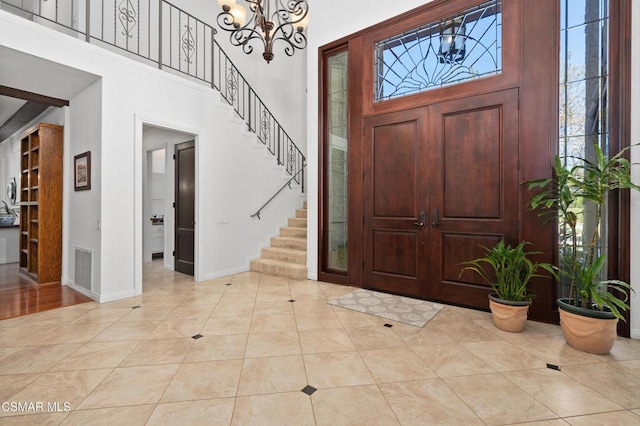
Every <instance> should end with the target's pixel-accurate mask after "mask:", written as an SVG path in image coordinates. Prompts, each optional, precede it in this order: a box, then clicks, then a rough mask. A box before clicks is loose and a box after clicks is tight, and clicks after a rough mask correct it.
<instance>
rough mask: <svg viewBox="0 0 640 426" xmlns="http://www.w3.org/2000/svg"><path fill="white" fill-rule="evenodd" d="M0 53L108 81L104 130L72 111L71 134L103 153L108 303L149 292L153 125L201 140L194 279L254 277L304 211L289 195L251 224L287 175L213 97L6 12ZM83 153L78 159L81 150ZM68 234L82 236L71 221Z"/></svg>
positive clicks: (103, 296) (103, 295)
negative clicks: (147, 211) (147, 202)
mask: <svg viewBox="0 0 640 426" xmlns="http://www.w3.org/2000/svg"><path fill="white" fill-rule="evenodd" d="M0 45H2V46H6V47H9V48H12V49H15V50H18V51H21V52H24V53H27V54H29V55H33V56H36V57H40V58H43V59H46V60H49V61H53V62H57V63H61V64H65V65H67V66H70V67H73V68H76V69H78V70H81V71H84V72H89V73H92V74H94V75H97V76H100V77H101V82H100V85H101V93H102V96H101V100H99V99H97V97H96V99H94V102H96V103H98V104H99V105H100V111H101V113H100V123H95V125H90V127H91V128H87V129H84V130H81V129H80V127H79V125H78V127H75V126H76V124H75V123H76V118H75V115H73V113H74V111H71V112H72V116H71V123H72V125H71V127H72V129H73V128H76V129H77V131H78V132H79V133H82V134H83V136H86V137H92V138H93V140H91V141H86V142H84V143H87V144H92V143H101V145H100V150H99V151H100V154H99V160H98V161H96V162H93V164H92V168H93V167H95V168H94V169H93V170H96V173H95V174H94V179H96V177H95V176H96V175H99V176H100V177H99V180H98V181H96V180H93V182H95V183H96V185H98V188H99V189H100V191H99V197H100V204H99V214H98V215H97V218H99V219H100V220H101V231H99V239H100V242H99V253H98V255H99V257H100V265H99V266H100V271H99V273H100V288H99V289H97V291H98V292H99V300H100V301H108V300H114V299H118V298H123V297H128V296H132V295H134V294H135V293H136V292H139V291H140V290H141V288H140V286H139V285H140V283H141V277H142V228H143V227H142V220H143V217H142V210H143V209H142V204H143V203H142V181H143V179H142V177H143V166H142V165H143V158H144V153H143V148H142V146H143V137H142V134H143V131H142V128H143V125H144V124H145V123H148V124H151V125H155V126H159V127H164V128H170V129H176V130H178V131H181V132H185V133H190V134H194V135H195V141H196V158H197V160H196V176H197V177H196V199H197V201H196V232H197V238H198V239H197V241H196V279H200V280H202V279H209V278H213V277H216V276H221V275H226V274H230V273H234V272H239V271H244V270H247V269H248V267H249V261H250V259H251V258H253V257H257V256H258V255H259V248H260V246H261V245H266V244H267V243H268V239H269V236H270V235H276V234H277V231H278V227H279V226H280V225H283V224H284V223H286V218H287V216H291V215H293V213H294V210H295V208H297V207H299V206H300V205H301V204H302V202H301V200H300V199H299V195H298V192H296V191H284V192H283V194H282V195H281V196H280V197H279V198H277V199H276V201H275V202H274V203H273V204H272V205H270V206H269V208H268V209H267V210H265V212H263V215H262V217H263V219H262V220H260V221H258V220H256V219H251V218H250V217H249V216H250V214H251V213H253V212H254V211H255V209H257V208H258V207H259V206H260V205H261V204H262V203H263V202H264V201H266V199H268V198H269V197H270V196H271V195H272V194H273V193H274V192H275V190H276V189H278V188H279V187H280V186H281V185H282V184H283V183H284V181H285V179H284V175H285V172H284V171H283V170H282V168H278V167H275V159H273V157H270V156H267V155H266V154H265V148H264V146H262V145H258V144H257V143H256V140H255V136H250V137H245V136H241V135H242V129H243V128H244V127H245V126H244V125H243V123H241V122H237V121H233V120H231V121H230V120H229V119H230V118H232V117H234V115H233V114H235V113H232V112H231V111H230V110H229V108H228V107H226V108H225V107H221V106H220V103H219V94H218V93H217V92H214V91H212V90H211V88H209V87H206V86H203V85H201V84H198V83H194V82H191V81H189V80H187V79H185V78H182V77H178V76H174V75H172V74H170V73H167V72H164V71H160V70H157V69H155V68H153V67H150V66H148V65H144V64H140V63H137V62H134V61H131V60H129V59H126V58H124V57H122V56H120V55H118V54H115V53H112V52H109V51H107V50H105V49H101V48H99V47H96V46H93V45H90V44H87V43H85V42H82V41H79V40H76V39H74V38H70V37H67V36H65V35H63V34H60V33H57V32H55V31H52V30H49V29H48V28H44V27H42V26H40V25H37V24H34V23H31V22H29V21H26V20H24V19H21V18H19V17H16V16H13V15H11V14H8V13H6V12H2V11H0ZM43 78H46V76H43ZM96 87H97V86H96ZM92 88H93V86H92ZM96 90H97V89H96ZM94 95H95V93H93V92H91V91H89V92H88V93H86V94H85V96H86V97H87V98H90V97H91V96H94ZM72 101H73V100H72ZM71 109H72V108H71ZM91 114H93V113H91ZM92 134H94V135H95V136H90V135H92ZM71 136H72V137H73V136H74V134H73V133H72V135H71ZM98 141H99V142H98ZM75 148H78V151H79V148H80V146H79V145H78V146H75ZM74 153H75V150H74ZM92 155H93V153H92ZM97 163H99V164H97ZM93 170H92V171H93ZM93 182H92V186H93ZM65 189H68V187H65ZM85 192H88V193H89V194H74V197H76V195H77V197H85V196H87V195H90V196H93V194H98V192H95V193H94V191H93V190H92V191H85ZM70 203H71V202H70ZM94 207H95V206H94ZM69 210H70V209H69ZM82 214H84V213H83V212H82V211H79V212H78V215H82ZM95 216H96V212H94V211H89V212H87V215H86V217H87V222H86V224H85V225H86V229H87V232H93V231H95V230H96V229H95V228H97V218H96V217H95ZM68 224H69V226H75V221H74V218H73V217H70V218H69V222H68ZM85 225H83V226H85ZM92 227H94V229H93V231H92V229H91V228H92ZM69 238H70V240H71V241H69V242H68V245H69V246H73V245H74V244H77V243H79V242H80V236H79V235H78V236H75V235H70V236H69Z"/></svg>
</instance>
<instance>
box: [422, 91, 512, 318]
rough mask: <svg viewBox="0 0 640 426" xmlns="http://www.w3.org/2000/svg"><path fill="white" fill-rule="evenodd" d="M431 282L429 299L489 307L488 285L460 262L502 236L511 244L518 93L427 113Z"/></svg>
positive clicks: (459, 102) (437, 107)
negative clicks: (429, 167) (429, 173)
mask: <svg viewBox="0 0 640 426" xmlns="http://www.w3.org/2000/svg"><path fill="white" fill-rule="evenodd" d="M429 117H430V125H429V140H430V143H431V148H430V153H429V154H430V158H431V178H430V187H431V191H430V193H431V224H430V227H429V232H430V236H429V240H430V242H431V245H430V248H429V264H430V265H431V266H430V271H429V272H430V276H429V285H428V292H427V296H428V297H431V298H434V299H438V300H442V301H447V302H452V303H459V304H462V305H467V306H476V307H480V308H486V307H487V303H488V302H487V294H488V293H489V290H490V287H488V286H487V285H486V284H485V283H484V282H482V281H481V280H480V279H479V277H478V276H477V274H472V273H470V272H465V274H464V275H462V277H459V274H460V271H461V269H462V266H461V262H463V261H465V260H469V259H474V258H477V257H479V256H481V255H483V254H484V250H483V249H482V247H481V246H485V247H490V246H492V245H494V244H495V243H496V242H497V241H499V240H500V239H502V238H504V239H505V240H506V241H507V242H509V243H516V244H517V242H518V241H517V238H518V219H519V215H520V192H519V191H520V177H519V176H520V174H519V170H518V169H519V161H518V156H519V143H518V90H517V89H512V90H505V91H500V92H493V93H490V94H485V95H478V96H472V97H467V98H463V99H459V100H454V101H450V102H443V103H440V104H436V105H433V106H431V107H430V108H429Z"/></svg>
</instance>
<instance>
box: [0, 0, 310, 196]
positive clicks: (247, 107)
mask: <svg viewBox="0 0 640 426" xmlns="http://www.w3.org/2000/svg"><path fill="white" fill-rule="evenodd" d="M0 8H1V9H3V10H6V11H8V12H12V13H14V14H17V15H20V16H22V17H24V18H26V19H29V20H32V21H34V22H37V23H39V24H42V25H45V26H49V27H52V28H54V29H57V30H60V31H63V32H65V33H67V34H69V35H71V36H73V37H78V38H81V39H84V40H85V41H87V42H88V43H92V44H95V45H99V46H102V47H105V48H108V49H111V50H115V51H118V52H119V53H122V54H124V55H125V56H127V57H130V58H132V59H137V60H140V61H142V62H145V63H147V64H149V65H152V66H156V67H158V68H160V69H163V70H165V71H169V72H173V73H178V74H181V75H183V76H185V77H187V78H190V79H193V80H197V81H200V82H202V83H203V84H207V85H210V86H211V87H212V88H213V89H216V90H218V91H219V92H220V94H221V96H222V98H223V99H225V100H226V101H227V102H228V103H229V105H231V106H232V107H233V109H234V110H235V111H236V112H237V113H238V115H239V116H240V117H241V118H242V119H243V120H244V121H245V123H246V126H247V129H248V130H249V131H251V132H254V133H255V134H256V135H257V137H258V139H259V140H260V142H262V143H263V144H264V145H266V146H267V148H268V149H269V151H270V152H271V153H272V154H273V155H274V156H275V157H276V158H277V160H278V164H280V165H282V166H284V167H285V169H286V170H287V173H288V174H290V175H291V176H292V178H293V181H295V182H296V183H298V184H300V185H301V186H302V191H303V192H304V172H302V171H303V168H304V165H305V157H304V155H303V154H302V152H301V151H300V149H299V148H298V147H297V146H296V144H295V143H294V142H293V141H292V140H291V138H290V137H289V135H288V134H287V132H286V131H285V130H284V129H283V128H282V126H281V125H280V123H279V122H278V120H276V118H275V117H274V116H273V114H272V113H271V111H269V108H267V106H266V105H265V104H264V102H263V101H262V99H260V97H259V96H258V95H257V94H256V92H255V91H254V90H253V89H252V88H251V86H250V85H249V83H248V82H247V80H246V79H245V78H244V76H243V75H242V74H241V73H240V71H239V70H238V69H237V68H236V66H235V65H234V64H233V63H232V62H231V60H230V59H229V57H228V56H227V55H226V53H225V52H224V51H223V50H222V48H221V47H220V45H219V44H218V43H217V41H216V40H215V38H214V36H215V34H216V30H215V28H213V27H211V26H210V25H208V24H207V23H205V22H203V21H202V20H200V19H198V18H195V17H194V16H192V15H190V14H189V13H187V12H185V11H184V10H182V9H180V8H178V7H176V6H174V5H172V4H171V3H169V2H167V1H164V0H99V1H98V0H0Z"/></svg>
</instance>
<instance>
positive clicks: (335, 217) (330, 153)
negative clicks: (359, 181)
mask: <svg viewBox="0 0 640 426" xmlns="http://www.w3.org/2000/svg"><path fill="white" fill-rule="evenodd" d="M347 58H348V53H347V51H346V50H344V51H341V52H338V53H335V54H333V55H331V56H329V57H327V68H326V69H327V76H326V78H327V80H326V95H325V96H326V99H325V105H326V117H327V120H326V123H327V124H326V125H327V129H326V133H325V134H326V137H325V144H326V146H325V158H326V163H325V176H326V181H325V188H326V189H325V190H326V191H327V192H326V194H325V197H326V198H325V215H324V236H323V237H324V247H325V249H324V251H325V253H324V254H323V255H324V256H325V269H328V270H333V271H338V272H340V271H342V272H346V271H347V217H348V215H347V207H348V203H347V197H348V185H347V182H348V176H347V171H348V167H347V166H348V162H347V153H348V149H349V143H348V135H349V132H348V117H349V114H348V91H347V86H348V81H347Z"/></svg>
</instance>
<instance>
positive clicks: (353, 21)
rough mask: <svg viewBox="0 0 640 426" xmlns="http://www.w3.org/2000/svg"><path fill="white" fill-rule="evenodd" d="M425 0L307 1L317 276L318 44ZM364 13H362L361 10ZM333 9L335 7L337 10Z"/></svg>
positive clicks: (310, 241) (313, 273)
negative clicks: (308, 13) (308, 7)
mask: <svg viewBox="0 0 640 426" xmlns="http://www.w3.org/2000/svg"><path fill="white" fill-rule="evenodd" d="M426 3H429V1H420V0H396V1H388V0H350V1H339V0H320V1H314V2H312V3H311V4H310V15H311V17H310V24H309V28H308V31H309V47H308V50H307V87H308V93H307V135H308V136H307V153H308V154H307V160H308V164H309V166H308V169H307V176H308V180H307V182H308V185H307V188H308V191H307V192H308V193H307V203H308V205H307V209H308V210H307V217H308V219H307V221H308V222H307V229H309V233H308V235H307V268H308V270H309V278H312V279H317V278H318V234H317V232H315V230H317V229H318V48H319V47H320V46H323V45H325V44H327V43H330V42H333V41H335V40H338V39H340V38H342V37H345V36H347V35H349V34H352V33H355V32H357V31H360V30H362V29H364V28H367V27H369V26H371V25H374V24H376V23H378V22H381V21H384V20H385V19H388V18H391V17H393V16H396V15H399V14H401V13H402V12H406V11H407V10H410V9H413V8H416V7H418V6H420V5H423V4H426ZM363 10H364V11H366V13H362V11H363ZM336 11H339V13H337V12H336Z"/></svg>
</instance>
